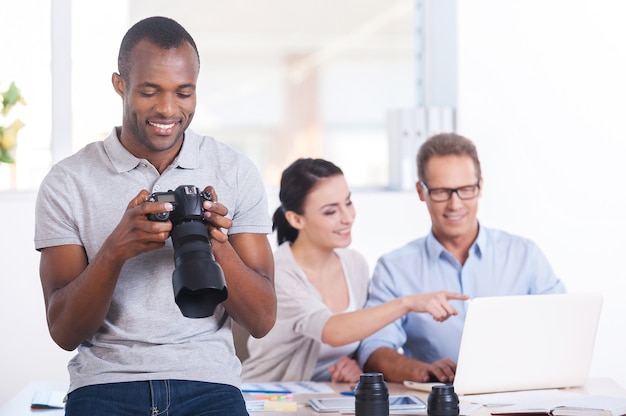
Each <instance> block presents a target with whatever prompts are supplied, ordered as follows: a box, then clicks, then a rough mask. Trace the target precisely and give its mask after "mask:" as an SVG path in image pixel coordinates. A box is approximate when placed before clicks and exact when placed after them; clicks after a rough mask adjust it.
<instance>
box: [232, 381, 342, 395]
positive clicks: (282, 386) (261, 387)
mask: <svg viewBox="0 0 626 416" xmlns="http://www.w3.org/2000/svg"><path fill="white" fill-rule="evenodd" d="M241 390H243V391H254V392H264V391H268V392H269V391H289V392H291V393H293V394H315V393H334V392H335V391H334V390H333V389H332V387H330V386H329V385H328V383H322V382H318V381H281V382H265V383H243V384H242V385H241Z"/></svg>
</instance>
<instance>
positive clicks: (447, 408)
mask: <svg viewBox="0 0 626 416" xmlns="http://www.w3.org/2000/svg"><path fill="white" fill-rule="evenodd" d="M458 414H459V397H458V396H457V395H456V393H455V392H454V386H453V385H452V384H443V385H441V386H433V388H432V390H431V391H430V394H429V395H428V416H458Z"/></svg>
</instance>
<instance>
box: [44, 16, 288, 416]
mask: <svg viewBox="0 0 626 416" xmlns="http://www.w3.org/2000/svg"><path fill="white" fill-rule="evenodd" d="M199 68H200V60H199V54H198V50H197V48H196V45H195V42H194V40H193V39H192V37H191V36H190V35H189V33H187V31H186V30H185V29H184V28H183V27H182V26H180V25H179V24H178V23H177V22H175V21H173V20H171V19H168V18H163V17H152V18H147V19H144V20H142V21H140V22H138V23H137V24H135V25H134V26H133V27H132V28H131V29H129V31H128V32H127V33H126V35H125V36H124V39H123V40H122V44H121V47H120V51H119V58H118V73H114V74H113V77H112V82H113V87H114V89H115V91H116V92H117V93H118V94H119V96H120V97H121V98H122V103H123V122H122V126H121V127H116V128H114V129H113V130H112V132H111V134H110V136H109V137H108V138H106V139H105V140H104V141H101V142H94V143H91V144H89V145H87V146H86V147H85V148H83V149H82V150H80V151H79V152H77V153H76V154H74V155H73V156H71V157H69V158H67V159H65V160H63V161H61V162H59V163H58V164H56V165H55V166H53V168H52V169H51V171H50V172H49V174H48V175H47V176H46V178H45V179H44V181H43V182H42V184H41V188H40V190H39V195H38V198H37V206H36V230H35V247H36V249H37V250H39V251H41V264H40V276H41V283H42V288H43V294H44V299H45V306H46V316H47V321H48V326H49V331H50V334H51V336H52V338H53V339H54V341H55V342H56V343H57V344H58V345H59V346H61V347H62V348H64V349H66V350H74V349H77V355H76V356H75V357H74V358H72V360H71V361H70V363H69V365H68V369H69V373H70V388H69V392H68V393H69V394H68V399H67V403H66V414H67V415H87V414H88V415H92V416H94V415H95V416H98V415H110V414H115V415H137V414H160V413H161V412H165V411H168V412H170V413H171V414H181V415H209V414H211V415H213V414H215V415H222V414H229V415H245V414H247V412H246V409H245V403H244V400H243V397H242V395H241V391H240V390H239V388H238V387H239V384H240V380H239V374H240V371H241V364H240V362H239V360H238V358H237V357H236V355H235V351H234V346H233V339H232V334H231V330H230V328H231V318H232V319H234V320H236V321H237V322H238V323H239V324H240V325H242V326H243V327H244V328H245V329H246V330H248V332H250V334H251V335H252V336H255V337H261V336H263V335H265V334H266V333H267V332H268V331H269V330H270V329H271V328H272V326H273V325H274V322H275V318H276V295H275V292H274V282H273V273H274V270H273V268H274V265H273V258H272V253H271V248H270V245H269V242H268V240H267V236H266V234H269V233H271V222H270V219H269V214H268V210H267V197H266V195H265V188H264V186H263V183H262V180H261V178H260V175H259V173H258V171H257V169H256V168H255V167H254V165H253V164H252V163H251V161H250V160H249V159H247V158H246V157H244V156H242V155H241V154H239V153H237V152H235V151H234V150H233V149H231V148H229V147H227V146H226V145H224V144H222V143H220V142H217V141H216V140H214V139H213V138H211V137H203V136H200V135H198V134H196V133H194V132H193V131H191V130H189V129H188V126H189V124H190V123H191V120H192V119H193V116H194V111H195V107H196V81H197V78H198V74H199ZM181 185H186V186H187V187H186V188H184V189H185V192H186V191H187V190H188V191H189V192H191V193H192V194H193V193H195V194H196V195H191V196H190V197H191V198H196V199H195V200H194V201H192V202H193V203H194V204H196V205H194V204H192V205H190V206H193V207H194V208H193V209H192V208H188V206H187V205H186V204H184V203H182V200H181V199H179V198H183V197H179V196H177V195H176V191H174V190H177V189H179V187H180V186H181ZM194 185H198V186H199V187H205V188H203V190H204V192H206V194H201V193H200V192H199V191H200V188H195V186H194ZM209 185H210V186H209ZM164 193H165V194H164ZM170 194H171V195H170ZM159 195H166V196H171V197H170V198H167V197H165V198H159ZM199 195H205V196H206V197H200V196H199ZM148 199H150V201H148ZM129 201H130V202H129ZM197 204H200V205H201V208H199V206H198V205H197ZM163 212H170V213H171V214H174V215H173V217H172V215H170V219H171V218H178V219H180V218H182V220H181V221H171V220H170V219H167V220H164V221H161V220H154V219H155V218H154V216H157V217H158V215H159V214H161V213H163ZM149 216H151V219H150V218H148V217H149ZM173 223H175V224H173ZM188 223H191V224H193V226H192V227H191V228H187V225H179V224H188ZM198 224H202V227H198V226H197V225H198ZM174 230H176V231H174ZM181 230H185V231H181ZM171 232H172V238H169V237H170V233H171ZM174 233H178V235H179V236H180V235H181V234H182V236H180V238H179V239H178V240H177V241H173V240H175V238H174ZM190 236H193V239H197V240H198V241H199V243H198V244H196V243H193V244H192V243H190V242H187V240H188V237H190ZM183 252H184V253H183ZM213 256H214V257H213ZM175 257H176V262H175V261H174V258H175ZM213 258H214V259H215V260H216V261H217V263H218V264H219V266H221V267H217V268H216V269H217V270H218V271H217V272H215V273H217V274H216V276H217V277H216V279H217V282H218V284H217V286H216V287H212V286H211V284H209V283H207V282H208V281H213V280H214V279H213V277H215V276H213V277H207V279H204V278H202V277H201V278H200V280H201V282H202V283H201V284H200V286H199V287H195V286H193V284H189V283H188V282H187V281H186V280H185V283H184V284H183V285H182V290H180V289H181V287H178V289H179V290H176V279H177V278H176V276H175V279H174V286H175V287H174V288H173V286H172V285H173V281H172V275H173V273H174V274H177V273H178V274H183V275H187V274H192V275H193V276H192V280H194V279H195V278H196V277H197V276H196V272H198V273H200V271H202V270H205V269H207V268H209V269H211V267H204V266H199V267H195V266H193V264H195V262H196V261H197V260H198V259H204V260H203V261H206V262H208V263H215V262H214V261H213ZM208 263H207V264H208ZM202 264H205V263H202ZM188 269H192V270H195V271H194V272H193V273H191V272H186V270H188ZM222 271H223V276H222V275H220V272H222ZM220 278H222V279H223V280H220ZM220 283H225V286H226V288H224V287H223V285H220ZM188 284H189V285H190V287H187V286H186V285H188ZM175 290H176V295H177V296H176V299H175ZM215 291H217V293H219V295H218V296H212V295H211V294H212V293H216V292H215ZM179 293H183V294H184V295H189V296H191V298H192V301H194V302H195V301H197V299H202V300H201V302H208V303H209V304H208V306H207V305H204V304H202V305H201V308H200V309H201V310H200V312H197V311H196V312H194V313H191V314H186V313H185V310H184V309H185V306H186V305H187V303H186V301H185V300H183V301H180V299H179V298H178V294H179ZM207 293H208V294H209V295H208V296H207V297H206V298H205V297H203V295H206V294H207ZM226 293H227V296H226ZM196 294H198V295H199V297H196V296H195V295H196ZM224 298H225V300H223V299H224ZM181 302H182V304H181ZM179 306H180V308H179ZM204 306H207V307H206V308H204ZM191 315H193V317H191V318H190V317H188V316H191Z"/></svg>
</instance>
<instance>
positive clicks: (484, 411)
mask: <svg viewBox="0 0 626 416" xmlns="http://www.w3.org/2000/svg"><path fill="white" fill-rule="evenodd" d="M387 384H388V386H389V393H390V394H401V393H408V394H415V395H416V396H418V397H419V398H421V399H422V400H424V402H426V399H427V397H428V393H424V392H419V391H416V390H410V389H407V388H405V387H404V386H403V385H402V384H399V383H387ZM332 387H333V390H335V392H336V393H334V394H333V393H328V394H298V395H295V396H294V398H295V399H296V401H297V402H298V403H299V405H298V410H297V411H295V412H287V411H275V412H267V411H264V412H252V413H250V414H251V416H291V415H297V416H320V415H322V416H336V415H339V413H317V412H316V411H314V410H313V409H312V408H311V407H309V406H308V405H307V402H308V400H309V399H310V398H311V397H333V396H334V397H336V396H339V392H341V391H347V390H350V385H349V384H344V383H334V384H332ZM66 389H67V385H66V384H65V383H59V382H56V383H54V382H33V383H30V384H28V385H27V386H26V387H24V388H23V389H22V390H21V391H20V392H19V393H18V394H17V395H16V396H15V397H13V398H12V399H10V400H9V401H8V402H6V403H5V404H4V405H2V406H0V416H33V415H35V414H36V415H40V416H63V415H64V411H63V409H51V410H30V402H31V399H32V397H33V394H34V393H35V392H36V391H65V390H66ZM571 390H572V391H577V392H582V393H586V394H590V395H591V394H593V395H608V396H620V397H626V389H624V388H622V387H621V386H620V385H618V384H617V383H615V382H614V381H613V380H611V379H608V378H592V379H589V380H588V382H587V383H586V384H585V385H584V386H582V387H579V388H575V389H571ZM244 396H246V398H247V399H252V398H253V397H252V395H244ZM460 399H461V400H463V399H464V398H463V397H461V398H460ZM424 413H425V412H424ZM490 415H491V414H490V411H489V409H488V408H485V407H481V408H480V409H478V410H477V411H475V412H474V413H472V416H490Z"/></svg>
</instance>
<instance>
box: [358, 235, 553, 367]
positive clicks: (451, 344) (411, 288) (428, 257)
mask: <svg viewBox="0 0 626 416" xmlns="http://www.w3.org/2000/svg"><path fill="white" fill-rule="evenodd" d="M439 290H446V291H449V292H458V293H463V294H466V295H468V296H470V298H476V297H482V296H504V295H524V294H543V293H563V292H565V286H564V285H563V283H562V282H561V281H560V280H559V278H558V277H557V276H556V275H555V274H554V272H553V271H552V267H551V266H550V264H549V263H548V260H547V259H546V257H545V256H544V254H543V253H542V252H541V250H540V249H539V247H538V246H537V245H536V244H534V243H533V242H532V241H530V240H527V239H524V238H521V237H518V236H514V235H511V234H508V233H506V232H503V231H499V230H492V229H488V228H486V227H483V226H480V227H479V232H478V237H477V238H476V240H475V241H474V243H473V244H472V246H471V247H470V249H469V256H468V258H467V260H466V261H465V264H463V265H461V264H460V263H459V262H458V261H457V260H456V258H454V256H453V255H452V254H450V252H448V251H447V250H446V249H445V248H444V247H443V246H442V245H441V244H440V243H439V241H437V239H436V238H435V236H434V235H433V233H432V230H431V232H430V233H429V234H428V235H427V236H426V237H423V238H420V239H417V240H414V241H412V242H410V243H408V244H407V245H405V246H404V247H401V248H399V249H397V250H394V251H392V252H390V253H388V254H386V255H384V256H382V257H381V258H380V259H379V260H378V262H377V264H376V267H375V269H374V274H373V277H372V282H371V287H370V294H369V298H368V301H367V303H366V307H371V306H375V305H379V304H381V303H384V302H387V301H389V300H392V299H394V298H397V297H400V296H404V295H408V294H413V293H427V292H436V291H439ZM451 304H452V305H453V306H454V307H455V308H456V309H457V311H458V312H459V314H458V315H457V316H452V317H450V318H449V319H447V320H446V321H444V322H437V321H435V320H434V319H433V318H432V316H431V315H430V314H428V313H409V314H407V315H404V316H403V317H402V318H400V319H398V320H396V321H395V322H393V323H391V324H389V325H387V326H386V327H385V328H383V329H381V330H380V331H378V332H376V333H375V334H373V335H371V336H369V337H368V338H366V339H364V340H363V341H362V343H361V346H360V347H359V352H358V358H359V364H360V365H361V367H363V366H364V364H365V362H366V361H367V359H368V358H369V356H370V354H371V353H372V352H374V350H376V349H377V348H379V347H390V348H392V349H395V350H397V349H399V348H402V350H403V351H404V354H405V355H406V356H408V357H413V358H417V359H418V360H421V361H424V362H427V363H432V362H434V361H437V360H440V359H443V358H450V359H452V360H453V361H454V362H456V361H457V359H458V354H459V345H460V343H461V333H462V331H463V322H464V320H465V313H466V309H465V306H466V303H465V302H464V301H451ZM494 330H497V328H494Z"/></svg>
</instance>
